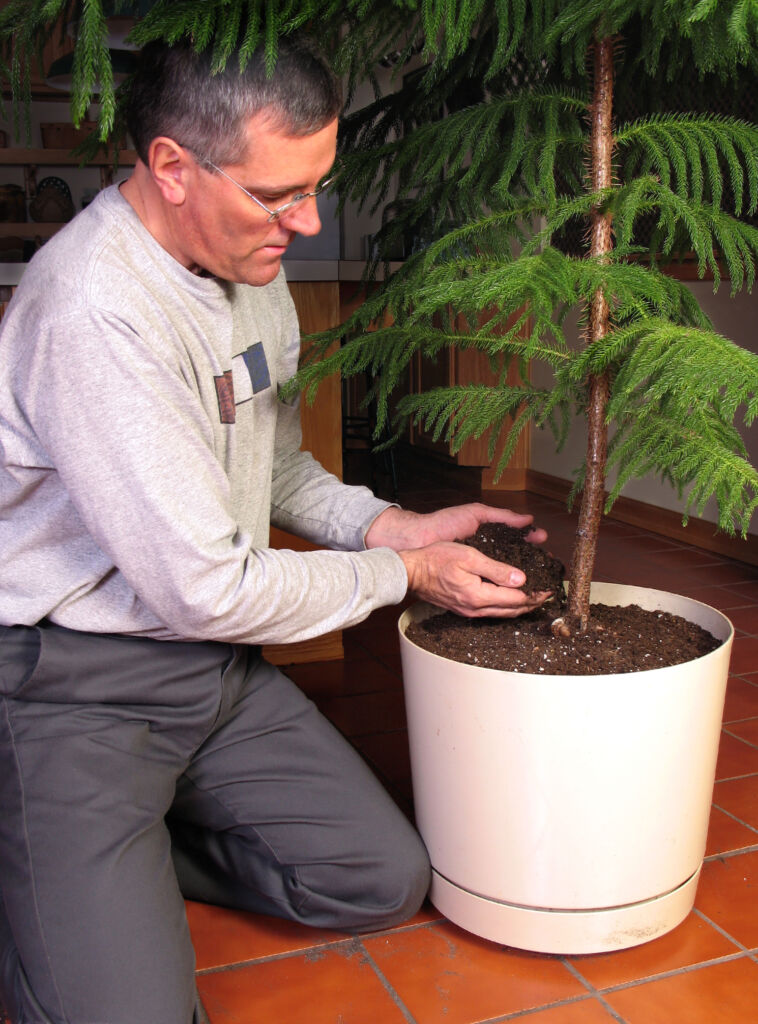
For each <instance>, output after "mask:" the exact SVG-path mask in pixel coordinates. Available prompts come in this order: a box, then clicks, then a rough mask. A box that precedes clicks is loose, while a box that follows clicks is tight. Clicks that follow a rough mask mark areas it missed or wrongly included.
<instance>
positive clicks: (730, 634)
mask: <svg viewBox="0 0 758 1024" xmlns="http://www.w3.org/2000/svg"><path fill="white" fill-rule="evenodd" d="M592 588H593V590H595V591H596V590H597V589H598V588H603V589H605V588H618V589H622V590H624V591H625V592H636V593H640V594H642V593H645V594H654V595H660V596H661V597H664V598H674V599H675V600H676V601H684V602H686V603H687V604H689V605H692V606H695V607H700V608H703V609H705V610H706V611H707V612H708V613H709V614H710V615H711V616H713V617H714V618H715V619H716V620H717V621H719V622H720V624H722V625H723V627H724V632H725V633H726V635H725V636H723V638H721V643H720V644H719V646H718V647H716V648H714V650H712V651H709V652H708V653H707V654H701V655H700V657H698V658H693V659H692V660H690V661H684V662H679V663H678V664H677V665H665V666H658V667H657V668H648V669H639V670H638V671H636V672H611V673H597V672H595V673H591V674H587V675H566V674H561V673H555V672H518V671H517V670H515V669H499V668H488V667H486V666H484V665H469V664H467V663H466V662H463V661H455V659H452V658H445V657H443V656H442V655H440V654H435V653H434V652H433V651H429V650H427V649H426V648H424V647H420V646H419V645H418V644H417V643H414V641H413V640H411V639H409V638H408V636H406V632H405V631H406V629H407V627H408V625H409V624H410V622H411V621H422V620H423V619H427V618H431V617H432V616H434V615H441V614H443V613H444V611H445V609H444V608H440V607H439V606H438V605H434V604H431V603H430V602H428V601H417V602H415V603H414V604H412V605H410V606H409V607H408V608H406V609H405V611H403V612H402V614H401V615H400V617H399V619H398V623H397V628H398V633H399V636H400V643H401V647H402V644H403V643H405V644H408V645H409V647H412V648H414V649H415V650H417V651H421V652H423V654H425V655H427V656H428V657H430V658H434V659H436V660H439V661H440V662H443V663H445V664H447V665H449V664H455V665H459V666H460V667H461V668H462V669H471V670H472V671H474V672H478V673H481V672H485V673H491V674H494V675H499V676H501V675H506V676H518V677H519V678H522V679H526V678H532V679H542V680H544V679H561V680H571V682H574V683H580V682H582V681H590V680H597V679H600V678H607V677H609V676H611V677H618V678H619V679H626V678H629V677H631V676H634V677H637V678H643V679H654V678H655V673H662V672H670V671H671V669H674V668H681V666H683V665H698V664H701V663H702V662H703V661H704V660H705V659H707V658H711V659H713V658H714V657H718V656H720V654H721V652H722V651H723V648H724V647H725V646H726V645H730V644H731V643H732V640H733V639H734V625H733V624H732V622H731V620H730V619H729V617H728V616H727V615H725V614H724V613H723V612H722V611H719V609H718V608H714V607H713V606H712V605H709V604H706V603H705V602H704V601H698V600H697V599H696V598H694V597H685V596H684V595H682V594H676V593H674V592H673V591H667V590H657V589H656V588H654V587H637V586H632V585H629V584H626V583H606V582H600V581H598V582H595V583H593V584H592ZM593 603H595V604H602V603H607V602H606V601H597V600H596V601H594V602H593ZM633 603H634V601H633V600H629V601H625V602H623V603H622V602H618V604H619V606H620V607H624V606H625V605H629V604H633ZM643 607H645V606H644V605H643ZM648 610H654V609H652V608H651V609H648ZM662 610H663V611H668V609H666V608H662ZM672 614H677V615H678V614H681V613H680V612H674V613H672ZM682 617H685V616H682ZM509 621H511V620H509ZM693 621H694V620H693ZM696 624H697V625H701V626H702V625H703V624H702V623H701V622H696ZM703 628H704V629H708V631H709V632H711V633H713V629H712V628H711V627H709V626H703ZM714 635H715V636H716V639H717V640H718V639H719V636H718V635H717V634H715V633H714Z"/></svg>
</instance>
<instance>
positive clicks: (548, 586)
mask: <svg viewBox="0 0 758 1024" xmlns="http://www.w3.org/2000/svg"><path fill="white" fill-rule="evenodd" d="M531 530H532V527H531V526H524V527H521V528H518V527H515V526H507V525H506V524H505V523H483V524H482V525H481V526H480V527H479V529H478V530H477V531H476V533H475V534H474V536H473V537H469V538H468V539H467V540H465V541H463V543H464V544H468V545H470V546H471V547H473V548H476V549H477V551H481V552H482V554H485V555H487V556H488V557H489V558H494V559H496V560H497V561H498V562H505V563H506V564H507V565H512V566H514V567H515V568H517V569H521V571H522V572H523V573H524V574H525V576H526V582H525V583H524V585H523V587H521V589H522V590H523V591H524V592H525V593H527V594H534V593H539V592H540V591H547V590H549V591H551V592H552V593H553V594H554V595H555V600H556V602H557V603H558V604H560V605H563V604H564V603H565V601H566V595H565V591H564V588H563V581H564V579H565V578H566V569H565V567H564V565H563V563H562V562H560V561H559V560H558V559H557V558H554V557H553V556H552V555H551V554H550V553H549V552H547V551H545V550H544V549H543V548H540V547H538V546H537V545H536V544H530V543H529V541H527V539H526V538H527V536H528V534H529V533H531Z"/></svg>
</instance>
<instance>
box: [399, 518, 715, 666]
mask: <svg viewBox="0 0 758 1024" xmlns="http://www.w3.org/2000/svg"><path fill="white" fill-rule="evenodd" d="M530 529H531V527H526V528H525V529H516V528H515V527H512V526H505V525H503V524H500V523H486V524H485V525H483V526H481V527H480V528H479V529H478V530H477V532H476V533H475V534H474V536H473V537H470V538H469V539H468V540H466V541H464V543H466V544H470V545H471V546H472V547H475V548H476V549H477V550H478V551H482V552H483V553H484V554H485V555H489V557H490V558H495V559H497V560H498V561H502V562H506V563H508V564H509V565H513V566H516V567H517V568H519V569H521V571H522V572H523V573H525V575H526V582H525V583H524V586H523V587H522V588H521V589H522V590H524V591H525V592H526V593H528V594H529V593H534V592H539V591H546V590H548V591H551V592H552V593H553V594H554V595H555V598H554V600H552V601H550V602H548V603H547V604H545V605H542V606H541V607H539V608H536V609H535V610H534V611H532V612H528V613H527V614H525V615H522V616H519V617H517V618H513V619H510V618H506V619H500V618H472V619H467V618H464V617H463V616H460V615H456V614H455V613H453V612H443V613H442V614H439V615H433V616H432V617H431V618H428V619H425V620H423V621H421V622H412V623H410V625H409V626H408V629H407V630H406V636H407V637H408V639H409V640H412V641H413V642H414V643H415V644H417V645H418V646H419V647H423V648H424V649H425V650H427V651H431V652H432V653H434V654H438V655H440V656H441V657H443V658H448V659H450V660H452V661H460V662H463V663H464V664H468V665H479V666H481V667H483V668H494V669H504V670H506V671H510V672H529V673H533V674H536V673H540V672H544V673H547V674H549V675H566V676H571V675H598V674H611V673H618V672H641V671H644V670H646V669H651V668H661V667H663V666H664V665H678V664H681V663H683V662H686V661H691V660H693V659H694V658H699V657H701V656H702V655H704V654H707V653H708V652H709V651H712V650H714V649H715V648H716V647H718V646H719V641H718V640H716V639H715V637H713V636H712V635H711V634H710V633H708V632H707V631H706V630H704V629H702V627H700V626H698V625H695V624H694V623H691V622H688V621H687V620H686V619H683V618H681V616H678V615H671V614H669V613H668V612H663V611H646V610H643V609H642V608H640V607H638V606H637V605H628V606H625V607H617V606H609V605H604V604H593V606H592V619H591V623H590V628H589V629H588V630H587V632H586V633H575V634H573V635H571V636H569V637H561V636H558V637H556V636H554V635H553V632H552V629H551V623H552V620H553V619H554V618H555V617H556V613H557V607H556V606H564V605H565V604H566V596H565V591H564V587H563V580H564V578H565V576H566V571H565V569H564V567H563V564H562V563H561V562H559V561H558V559H557V558H554V557H553V556H552V555H550V554H548V552H546V551H544V550H543V549H542V548H540V547H537V545H536V544H530V543H528V541H527V540H526V535H527V534H528V533H529V531H530Z"/></svg>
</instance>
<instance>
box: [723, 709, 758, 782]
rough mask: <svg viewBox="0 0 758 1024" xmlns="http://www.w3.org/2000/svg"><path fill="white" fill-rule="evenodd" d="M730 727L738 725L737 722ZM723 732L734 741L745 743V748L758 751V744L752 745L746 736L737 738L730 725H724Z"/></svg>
mask: <svg viewBox="0 0 758 1024" xmlns="http://www.w3.org/2000/svg"><path fill="white" fill-rule="evenodd" d="M746 721H748V722H749V721H750V719H749V718H748V719H746ZM729 725H737V722H730V723H729ZM721 731H722V732H725V733H726V734H727V736H731V737H732V739H734V740H739V741H740V743H744V744H745V746H747V747H750V748H751V749H752V750H758V743H751V741H750V740H746V739H745V738H744V736H737V735H736V734H735V733H733V732H730V731H729V726H728V725H722V726H721ZM747 774H748V775H755V772H748V773H747ZM744 777H745V776H743V775H738V776H735V778H744ZM723 781H725V780H724V779H719V782H723Z"/></svg>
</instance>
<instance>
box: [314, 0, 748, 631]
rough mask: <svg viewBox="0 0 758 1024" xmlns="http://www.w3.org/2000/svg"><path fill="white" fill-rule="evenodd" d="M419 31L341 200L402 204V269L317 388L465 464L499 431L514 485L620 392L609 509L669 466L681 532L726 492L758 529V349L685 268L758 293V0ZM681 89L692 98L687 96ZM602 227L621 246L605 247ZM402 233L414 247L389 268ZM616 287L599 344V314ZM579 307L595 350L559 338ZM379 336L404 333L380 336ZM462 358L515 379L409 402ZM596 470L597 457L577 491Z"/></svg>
mask: <svg viewBox="0 0 758 1024" xmlns="http://www.w3.org/2000/svg"><path fill="white" fill-rule="evenodd" d="M391 8H395V10H397V5H394V4H390V3H383V4H381V3H380V4H378V5H374V17H373V18H369V17H368V16H367V17H366V18H365V20H364V21H363V22H362V24H361V25H360V26H356V27H355V29H354V32H355V35H354V37H353V38H352V40H350V47H351V49H350V48H347V49H346V48H345V47H344V46H343V50H342V51H341V52H340V53H338V55H337V59H338V61H339V60H342V61H343V62H345V61H346V60H347V63H346V64H345V67H347V69H348V72H349V74H350V75H353V76H356V75H357V70H356V68H355V61H356V60H358V59H360V58H361V57H363V56H365V54H368V53H372V54H375V52H376V51H375V50H374V49H372V45H373V41H374V40H376V41H381V43H382V44H385V43H386V39H387V35H386V33H387V32H388V28H387V26H388V25H389V24H392V25H393V26H394V27H395V31H397V25H398V20H399V19H398V17H397V15H396V16H395V18H394V20H393V19H392V17H391ZM404 28H405V35H404V36H403V37H402V38H403V43H402V44H401V43H400V42H397V44H396V50H397V54H396V59H397V61H398V68H399V70H398V72H397V74H396V76H395V87H394V88H393V89H392V90H390V91H389V92H388V93H387V94H386V95H380V94H377V95H376V97H375V99H374V100H373V101H372V103H371V104H370V105H368V106H366V107H365V108H363V109H361V110H358V111H356V112H354V113H352V114H351V115H350V116H349V117H348V118H347V119H346V121H345V126H344V131H343V134H342V146H343V148H344V153H343V157H342V160H343V164H342V167H343V170H342V181H341V184H340V192H341V196H342V197H343V199H345V198H348V197H349V198H350V199H353V200H358V201H360V202H363V203H365V204H368V205H369V206H373V207H374V208H378V207H380V206H381V205H382V204H384V203H385V201H386V200H387V199H388V198H389V197H393V198H394V204H393V207H392V210H393V212H394V214H395V215H394V217H393V218H392V219H391V220H388V221H387V222H386V223H385V224H384V226H383V227H382V229H381V230H380V231H379V232H378V234H377V236H376V237H375V245H376V252H375V255H374V261H373V266H372V268H371V271H372V273H373V272H374V271H375V270H376V269H378V267H379V266H380V265H382V264H383V265H384V279H383V281H382V282H381V284H380V286H379V288H378V290H375V291H374V292H372V294H371V296H370V298H369V299H368V300H367V301H366V303H365V304H364V305H363V306H362V307H360V308H359V309H358V310H356V312H355V313H354V314H353V315H352V316H351V317H350V319H349V320H347V321H346V323H344V324H343V325H341V326H340V328H338V329H337V330H335V331H332V332H328V333H326V334H324V335H323V336H320V337H317V338H316V339H314V346H313V349H312V352H311V354H310V357H309V359H308V360H307V361H306V363H305V365H304V366H303V368H302V370H301V373H300V376H299V379H298V384H300V385H302V386H304V387H305V389H306V392H307V394H308V395H312V394H313V391H314V390H315V388H316V387H317V386H318V382H319V381H320V380H321V379H323V377H324V376H325V375H326V374H327V373H331V372H334V371H335V370H339V371H340V372H342V373H343V374H346V375H349V374H353V373H367V374H368V375H369V379H370V381H371V385H370V393H369V396H368V400H369V401H371V402H375V403H376V406H377V409H378V422H377V435H378V436H380V437H386V435H387V430H388V424H389V422H390V421H391V422H392V424H393V425H394V429H395V431H396V432H397V433H398V434H399V433H400V432H401V431H402V430H403V429H404V424H405V422H407V421H408V420H410V421H411V422H412V423H416V424H419V425H421V426H423V427H424V428H425V429H427V430H431V431H432V432H433V434H434V436H435V437H437V438H447V440H448V441H449V442H450V444H451V449H452V450H453V451H456V450H457V449H458V448H459V447H460V445H461V444H462V443H463V442H464V441H465V440H466V439H468V438H469V437H481V436H484V435H487V434H488V435H489V438H490V453H491V455H492V456H493V457H494V455H495V453H496V452H499V453H500V454H499V456H498V462H497V464H496V467H495V468H496V470H497V472H501V471H502V470H503V469H504V467H505V465H506V464H507V462H508V459H509V457H510V455H511V454H512V452H513V451H514V450H515V447H516V444H517V442H518V437H519V434H520V432H521V431H523V430H526V429H527V428H528V427H529V425H530V424H535V425H536V426H537V427H541V428H545V429H549V430H551V431H552V432H553V434H554V435H555V440H556V444H558V445H560V444H561V443H562V441H563V440H564V438H565V436H566V431H567V425H568V424H569V423H570V422H571V421H572V420H573V419H574V418H575V417H576V416H583V415H585V414H586V412H587V407H588V402H589V400H590V399H589V395H590V388H591V382H592V381H593V380H597V379H599V378H602V379H603V380H605V381H606V382H607V391H608V398H607V404H606V405H605V408H604V415H603V425H602V428H601V429H602V430H603V431H605V432H607V433H608V434H609V443H608V452H607V465H606V466H605V467H604V471H603V472H604V474H605V473H607V472H610V471H613V472H614V474H615V482H614V484H613V486H612V487H611V488H610V493H609V494H608V495H607V496H606V498H605V499H604V508H605V510H606V511H608V510H609V509H610V507H611V506H612V504H613V502H614V500H615V499H616V498H617V497H618V495H619V494H620V492H621V491H622V489H623V487H624V486H625V484H626V483H627V482H629V481H630V480H631V479H633V478H637V477H641V476H645V475H647V474H650V473H654V474H656V475H658V476H659V477H661V478H662V479H664V480H667V481H669V482H670V483H671V484H672V485H673V486H674V487H675V488H676V489H677V491H678V493H679V494H680V496H681V497H682V499H683V506H684V508H685V519H686V518H687V514H688V513H692V512H693V511H694V512H696V513H698V514H700V513H702V511H703V509H704V506H705V504H706V502H707V501H708V500H709V499H710V498H715V499H716V501H717V502H718V506H719V526H720V528H721V529H723V530H725V531H728V532H731V533H734V532H736V531H738V532H740V533H741V534H743V535H744V534H745V533H746V531H747V528H748V525H749V522H750V518H751V515H752V513H753V511H754V510H755V508H756V506H757V505H758V473H756V471H755V469H754V468H753V467H752V466H751V465H750V463H749V461H748V459H747V455H746V451H745V448H744V445H743V442H742V440H741V437H740V433H739V430H738V425H739V423H743V424H745V425H749V424H750V423H751V422H752V421H753V419H754V417H755V415H756V410H757V408H758V406H757V405H756V403H757V402H758V356H755V355H753V354H752V353H750V352H746V351H744V350H742V349H740V348H739V347H738V346H736V345H735V344H733V343H732V342H731V341H729V340H727V339H725V338H723V337H721V336H720V335H719V334H718V333H716V331H715V330H714V329H713V326H712V324H711V323H710V322H709V320H708V318H707V316H706V315H705V314H704V313H703V312H702V311H701V310H700V308H699V306H698V305H697V303H696V301H695V300H694V298H693V295H692V293H691V291H690V290H689V289H687V288H686V287H685V286H684V285H683V284H681V283H680V282H678V281H677V280H676V279H675V278H674V277H673V276H670V275H669V274H667V273H666V268H667V264H670V263H672V262H673V261H675V260H678V259H680V258H681V257H682V256H685V255H687V256H690V255H691V254H692V255H694V259H695V263H696V266H697V270H698V273H699V275H700V276H701V277H704V276H705V275H706V274H708V275H709V276H712V278H713V281H714V288H717V287H719V285H720V283H721V279H722V277H723V276H724V275H726V276H727V277H728V279H729V287H730V288H731V292H732V294H735V293H736V292H737V291H739V290H741V289H743V288H748V289H749V288H751V287H752V285H753V282H754V278H755V264H756V256H758V230H757V229H756V224H758V217H756V211H757V209H758V128H757V127H756V125H755V124H753V123H752V121H751V120H749V119H747V118H745V117H742V116H739V102H738V97H739V94H740V92H744V91H745V90H748V89H749V88H750V82H751V81H753V75H754V73H755V70H756V54H757V53H758V47H757V46H756V42H758V40H757V38H756V36H757V34H758V0H718V3H716V2H715V0H564V2H557V0H530V2H528V3H527V2H526V0H499V2H496V3H492V2H485V0H457V2H455V0H454V2H449V0H447V2H446V0H424V2H423V3H422V4H421V5H419V8H418V10H417V9H416V7H415V5H413V7H412V8H411V10H410V11H409V12H408V17H407V20H406V21H405V24H404ZM393 39H397V37H393ZM601 40H612V42H613V56H614V62H613V63H614V68H613V72H614V78H615V93H614V97H613V98H614V106H613V115H614V116H613V121H612V123H609V125H608V128H609V131H610V132H611V133H612V150H611V151H610V152H611V157H610V168H609V170H610V173H609V174H608V176H607V177H606V178H605V179H598V178H597V177H596V176H595V171H596V170H597V166H598V165H597V159H598V158H597V156H596V155H594V154H593V151H592V149H591V142H592V125H593V120H594V119H595V117H596V114H597V111H598V109H599V107H598V99H597V94H596V93H595V92H594V90H595V86H596V82H595V79H594V76H593V55H594V53H595V48H596V46H597V45H598V44H599V43H600V41H601ZM412 54H415V55H416V57H415V64H413V63H409V60H410V59H411V55H412ZM351 60H352V61H353V63H352V64H351V63H350V61H351ZM682 79H683V80H685V81H686V82H687V83H688V86H687V88H688V91H689V94H690V95H688V96H687V97H686V100H687V101H690V102H691V103H692V106H691V107H687V106H685V105H683V104H682V103H681V102H678V103H670V104H669V105H668V106H667V105H666V101H667V100H670V99H671V97H672V96H673V95H674V94H675V93H676V92H677V89H678V88H679V83H680V81H681V80H682ZM680 91H681V90H680ZM716 91H720V92H721V94H723V95H726V96H727V97H730V96H733V97H734V98H735V102H734V108H735V110H734V113H731V112H730V111H726V112H724V111H723V110H721V111H719V112H714V111H713V110H712V109H710V108H709V98H710V96H711V95H712V94H713V93H714V92H716ZM598 180H603V181H604V186H603V187H602V188H599V189H598V188H597V187H593V184H592V183H593V181H598ZM598 219H601V220H607V221H609V222H610V224H611V229H612V236H611V243H610V246H609V247H606V248H605V249H604V250H598V251H593V250H592V249H591V248H590V245H589V242H588V239H589V237H590V228H591V225H592V223H593V222H597V221H598ZM577 235H578V239H579V242H578V244H577V242H576V238H577ZM570 237H573V238H574V244H573V245H568V244H567V242H566V240H567V238H570ZM400 240H404V241H405V244H406V250H407V248H408V247H410V248H411V250H412V251H411V254H410V256H408V257H407V258H406V260H405V262H404V264H403V266H402V267H401V269H399V270H397V271H396V272H394V273H391V272H390V269H391V268H390V262H389V256H390V255H391V254H392V252H393V251H395V250H396V247H397V245H398V243H399V241H400ZM409 240H410V242H409ZM598 296H603V297H604V299H605V302H606V303H607V314H606V315H605V319H604V321H603V323H602V325H601V330H600V336H599V337H598V336H596V335H593V334H592V333H591V325H590V317H589V310H590V307H591V305H592V303H593V301H595V300H596V299H597V298H598ZM577 309H578V310H579V320H580V325H582V327H583V330H584V336H585V341H586V344H585V346H584V347H582V348H580V349H578V350H577V349H576V348H575V347H570V346H569V345H568V344H567V342H566V338H565V337H564V329H563V328H564V323H565V320H566V317H567V316H568V314H569V313H570V312H571V311H572V310H577ZM574 319H575V317H574ZM376 323H381V324H384V325H386V326H383V327H382V329H381V330H379V331H375V332H371V331H370V330H369V328H370V326H371V325H372V324H376ZM590 338H592V339H593V340H590ZM335 340H339V342H340V347H339V349H338V351H337V352H333V353H332V354H331V355H330V356H328V357H326V358H323V353H324V352H325V351H326V347H327V346H328V345H333V343H334V341H335ZM444 348H448V349H454V348H459V349H460V348H476V349H478V350H480V351H482V352H485V353H486V354H487V355H488V356H489V357H490V359H491V361H492V366H493V368H494V369H495V370H496V371H497V375H496V378H495V380H496V382H495V383H494V384H493V385H492V386H491V387H485V386H483V385H476V386H473V385H471V386H466V385H458V386H456V387H450V388H434V389H433V390H431V391H429V392H426V393H422V394H405V393H403V391H402V389H403V384H404V381H405V380H406V378H405V377H404V371H406V369H407V367H408V365H409V364H410V362H411V360H412V359H414V358H415V357H416V355H417V354H418V353H420V354H421V355H422V356H424V357H434V356H435V354H437V353H439V352H440V351H441V350H442V349H444ZM537 362H543V363H545V364H547V366H548V367H549V368H550V371H551V374H550V379H551V384H550V386H549V387H547V388H538V387H536V386H533V385H532V384H530V383H529V379H530V377H529V369H528V367H529V365H531V366H534V365H535V364H536V363H537ZM513 365H515V366H517V367H518V369H519V370H520V374H519V375H518V376H514V375H513V374H510V375H509V374H508V368H509V367H511V366H513ZM519 378H520V379H519ZM539 379H544V374H543V375H542V377H540V378H539ZM514 380H515V381H516V383H514ZM591 429H595V428H594V427H593V428H591ZM503 438H505V439H506V440H505V444H504V447H503V442H502V439H503ZM499 439H500V447H498V441H499ZM587 479H588V478H587V477H586V470H585V466H580V467H578V469H577V474H576V481H575V487H574V494H575V495H578V494H579V493H583V491H584V489H585V483H586V481H587ZM601 504H602V502H601ZM592 528H593V529H594V527H592ZM593 544H594V540H593ZM592 558H594V552H593V553H592V557H591V559H590V561H592ZM572 571H573V572H574V573H577V572H579V571H580V570H579V569H577V567H576V566H573V567H572ZM584 571H587V568H586V566H585V567H584ZM589 571H591V565H590V567H589ZM576 580H577V577H576V575H575V576H574V578H573V579H572V584H571V585H572V586H573V585H574V584H575V582H576ZM585 622H586V618H585V619H583V620H582V624H583V625H584V624H585Z"/></svg>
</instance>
